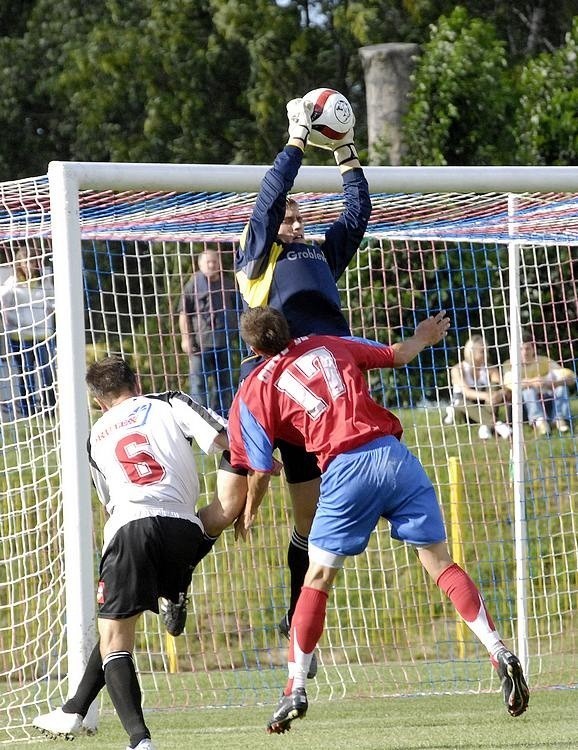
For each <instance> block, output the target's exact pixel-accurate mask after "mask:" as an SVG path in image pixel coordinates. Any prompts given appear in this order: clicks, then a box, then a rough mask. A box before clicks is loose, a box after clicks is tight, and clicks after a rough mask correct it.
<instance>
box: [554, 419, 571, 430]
mask: <svg viewBox="0 0 578 750" xmlns="http://www.w3.org/2000/svg"><path fill="white" fill-rule="evenodd" d="M556 427H557V429H558V432H560V433H564V432H569V430H570V425H569V424H568V422H567V421H566V420H565V419H557V420H556Z"/></svg>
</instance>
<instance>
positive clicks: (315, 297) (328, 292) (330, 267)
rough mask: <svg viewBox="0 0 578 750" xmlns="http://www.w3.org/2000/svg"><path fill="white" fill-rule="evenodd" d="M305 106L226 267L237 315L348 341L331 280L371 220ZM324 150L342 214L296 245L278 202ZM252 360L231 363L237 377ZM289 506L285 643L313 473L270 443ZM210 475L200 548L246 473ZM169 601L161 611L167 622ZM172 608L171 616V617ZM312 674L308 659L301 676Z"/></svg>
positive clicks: (293, 223) (225, 469) (357, 168)
mask: <svg viewBox="0 0 578 750" xmlns="http://www.w3.org/2000/svg"><path fill="white" fill-rule="evenodd" d="M312 107H313V105H312V104H311V103H309V102H307V103H306V102H304V101H303V100H302V99H293V100H292V101H290V102H289V103H288V104H287V115H288V119H289V128H288V129H289V140H288V142H287V145H286V146H285V148H284V149H283V150H282V151H281V152H280V153H279V154H278V156H277V158H276V159H275V161H274V163H273V166H272V168H271V169H270V170H269V171H268V172H267V174H266V175H265V177H264V178H263V182H262V185H261V189H260V191H259V194H258V196H257V200H256V203H255V207H254V209H253V212H252V215H251V218H250V219H249V222H248V224H247V226H246V227H245V229H244V231H243V234H242V236H241V240H240V245H239V248H238V251H237V253H236V257H235V270H236V277H237V282H238V285H239V289H240V292H241V295H242V298H243V306H244V308H245V309H247V308H254V307H261V306H264V305H270V306H272V307H274V308H276V309H278V310H280V311H281V312H282V313H283V314H284V316H285V317H286V318H287V320H288V321H289V326H290V329H291V335H292V336H294V337H298V336H306V335H308V334H311V333H317V334H331V335H334V336H349V335H350V333H351V332H350V329H349V324H348V322H347V320H346V319H345V317H344V315H343V313H342V311H341V305H340V299H339V291H338V289H337V280H338V279H339V277H340V276H341V274H342V273H343V272H344V271H345V269H346V268H347V266H348V265H349V263H350V261H351V260H352V258H353V257H354V255H355V253H356V252H357V250H358V248H359V245H360V243H361V241H362V240H363V236H364V233H365V230H366V227H367V224H368V221H369V217H370V215H371V202H370V198H369V189H368V184H367V181H366V179H365V176H364V174H363V170H362V168H361V164H360V162H359V158H358V154H357V150H356V148H355V143H354V133H353V129H352V130H350V131H349V132H348V133H347V134H346V135H345V136H344V137H343V138H342V139H340V140H339V141H332V140H329V139H327V138H326V137H325V136H323V135H321V134H320V133H317V132H316V131H312V129H311V109H312ZM308 142H309V143H310V144H311V145H313V146H316V147H319V148H324V149H327V150H329V151H331V152H332V154H333V158H334V160H335V163H336V164H337V167H338V168H339V170H340V172H341V176H342V180H343V192H344V209H343V212H342V213H341V215H340V216H339V217H338V218H337V220H336V221H335V222H334V223H333V224H332V225H331V226H330V227H329V228H328V230H327V232H326V234H325V239H324V241H323V242H321V243H320V244H319V245H317V244H311V243H306V242H305V238H304V231H305V229H304V225H303V220H302V217H301V213H300V211H299V204H298V203H297V202H296V201H295V200H294V199H293V198H290V197H288V194H289V191H290V190H291V188H292V187H293V183H294V181H295V178H296V177H297V173H298V172H299V168H300V167H301V162H302V159H303V152H304V150H305V147H306V145H307V143H308ZM260 361H261V360H260V358H258V357H249V358H248V359H246V360H244V362H242V364H241V371H240V379H241V381H242V380H243V378H244V377H246V376H247V375H248V374H249V372H251V370H252V369H254V367H256V366H257V365H258V364H259V363H260ZM278 447H279V450H280V453H281V458H282V460H283V464H284V469H285V476H286V479H287V482H288V485H289V491H290V495H291V502H292V506H293V515H294V528H293V532H292V536H291V540H290V543H289V550H288V553H287V560H288V566H289V570H290V574H291V594H290V601H289V608H288V611H287V614H286V615H285V616H284V617H283V619H282V621H281V622H280V623H279V630H280V631H281V633H282V634H283V635H284V636H285V637H287V638H288V637H289V627H290V623H291V618H292V616H293V612H294V609H295V605H296V603H297V599H298V597H299V593H300V591H301V586H302V585H303V580H304V577H305V573H306V571H307V568H308V565H309V558H308V554H307V539H308V535H309V529H310V528H311V523H312V520H313V516H314V514H315V509H316V506H317V501H318V498H319V485H320V479H319V477H320V472H319V468H318V466H317V462H316V460H315V457H314V456H312V455H310V454H308V453H307V452H306V451H305V449H304V448H303V447H302V445H301V446H297V445H291V444H290V443H287V442H285V441H280V442H279V444H278ZM225 455H226V454H223V456H224V458H223V460H222V461H221V465H220V468H219V471H218V477H217V495H216V498H215V500H214V501H213V503H212V504H211V505H210V506H208V508H205V509H204V513H203V523H204V525H205V531H206V533H207V534H208V535H210V536H211V537H212V538H207V544H206V551H207V552H208V551H209V549H210V546H211V544H212V543H214V541H215V538H216V537H217V536H218V535H219V534H220V532H221V531H222V530H223V529H224V528H226V527H227V526H229V525H230V524H231V523H232V522H233V521H235V519H236V518H238V516H239V514H240V513H241V511H242V509H243V507H244V503H245V497H246V494H247V481H246V474H245V473H244V472H242V471H241V470H239V469H233V468H232V467H231V465H230V463H229V462H228V461H227V460H226V458H225ZM175 608H176V605H171V606H169V607H168V608H167V609H166V612H167V616H169V617H170V619H171V620H172V621H173V622H174V621H176V620H179V619H181V618H180V617H179V613H175V612H174V609H175ZM171 610H173V611H171ZM315 671H316V664H315V662H314V664H313V668H312V670H311V676H313V674H314V672H315Z"/></svg>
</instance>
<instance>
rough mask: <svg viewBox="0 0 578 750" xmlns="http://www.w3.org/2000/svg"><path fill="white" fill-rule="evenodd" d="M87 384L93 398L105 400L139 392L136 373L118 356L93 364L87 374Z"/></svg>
mask: <svg viewBox="0 0 578 750" xmlns="http://www.w3.org/2000/svg"><path fill="white" fill-rule="evenodd" d="M86 384H87V386H88V388H89V390H90V392H91V394H92V395H93V396H95V397H96V398H100V399H103V400H106V399H108V398H111V397H112V398H114V397H116V396H120V395H121V394H122V393H127V392H128V393H136V392H137V390H138V378H137V376H136V373H135V372H134V370H133V369H132V368H131V367H130V365H129V364H128V362H125V360H124V359H123V358H122V357H119V356H116V355H113V356H111V357H105V358H104V359H101V360H100V362H93V363H92V364H91V365H90V367H89V368H88V370H87V372H86Z"/></svg>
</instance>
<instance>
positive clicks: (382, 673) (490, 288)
mask: <svg viewBox="0 0 578 750" xmlns="http://www.w3.org/2000/svg"><path fill="white" fill-rule="evenodd" d="M267 169H268V167H267V166H259V165H257V166H255V165H253V166H242V165H230V166H228V165H162V164H104V163H103V164H98V163H94V164H93V163H77V162H53V163H51V164H50V167H49V170H48V176H47V177H41V178H31V179H30V180H25V181H18V182H16V183H5V184H3V185H2V184H0V250H2V251H3V256H2V257H1V258H0V270H3V269H4V270H6V272H7V273H8V272H9V271H11V269H12V261H13V258H14V255H15V252H16V249H17V248H18V247H25V248H29V249H30V253H31V254H33V253H34V252H36V250H35V248H37V246H38V245H39V244H41V245H42V246H43V250H42V252H43V257H44V258H45V259H46V260H49V261H51V265H52V271H53V274H52V275H53V278H54V303H55V319H56V356H55V357H54V359H53V361H52V362H51V365H52V366H53V367H55V368H56V370H55V372H56V384H57V401H58V403H57V405H58V412H57V417H56V418H54V417H52V416H49V415H47V414H46V415H45V414H44V413H43V412H39V413H38V414H37V415H34V416H33V417H28V418H26V419H23V418H16V417H15V416H14V415H13V414H12V412H11V410H13V408H14V405H15V403H16V400H17V385H16V384H17V382H18V378H17V375H18V373H17V372H16V371H15V369H14V362H13V358H12V355H11V353H10V351H9V350H8V349H6V350H4V349H3V350H1V352H2V353H3V354H4V355H5V362H6V363H7V365H8V366H7V367H6V368H5V370H6V372H4V370H1V369H0V386H2V389H1V390H0V394H5V395H2V404H3V405H4V404H6V405H7V408H6V410H5V411H4V410H2V412H1V413H2V415H3V416H2V421H1V422H0V426H1V427H2V438H3V440H4V447H5V451H4V456H3V459H2V461H3V463H2V465H1V466H0V491H4V490H6V502H5V503H4V507H3V508H2V509H0V523H1V524H2V531H3V537H4V539H5V541H4V546H3V555H4V561H5V562H6V571H7V573H6V575H5V576H4V577H0V586H1V587H2V588H3V589H4V590H5V591H6V592H7V594H8V596H7V597H6V598H5V597H3V596H2V597H0V667H1V670H2V673H1V674H0V680H1V681H2V682H3V683H4V684H5V685H6V691H5V697H3V698H2V699H0V715H1V716H3V717H4V718H1V719H0V743H4V742H8V741H12V740H13V738H19V739H20V738H23V737H26V736H28V735H30V734H31V731H30V726H29V725H30V720H31V718H32V717H33V716H34V715H35V714H36V713H38V712H40V711H44V710H46V709H47V707H50V708H53V707H55V706H57V705H60V704H61V702H62V700H63V698H65V697H66V691H67V690H68V691H69V692H72V691H73V690H74V688H75V687H76V684H77V683H78V680H79V679H80V675H81V674H82V671H83V669H84V665H85V663H86V659H87V657H88V654H89V652H90V650H91V648H92V647H93V644H94V638H95V629H94V626H95V608H94V599H95V572H96V565H97V560H98V556H99V551H100V544H101V530H102V520H101V517H100V510H99V508H98V505H97V503H96V502H95V498H94V493H93V492H92V490H91V486H90V478H89V471H88V465H87V456H86V438H87V436H88V431H89V424H90V421H91V420H92V419H93V418H95V416H96V415H95V414H94V413H92V414H91V405H90V404H89V402H88V399H87V393H86V389H85V385H84V375H85V367H86V363H87V362H88V361H91V360H92V359H94V357H95V356H102V355H104V354H105V353H109V352H110V353H119V354H122V355H125V356H128V357H129V358H130V359H131V360H132V361H133V362H134V364H135V366H136V368H137V370H138V372H139V375H140V376H141V379H142V380H143V387H144V388H145V390H164V389H169V388H182V389H183V390H187V389H188V360H187V357H186V355H184V354H183V353H182V352H181V351H180V343H179V330H178V312H177V310H178V301H179V297H180V292H181V290H182V288H183V285H184V283H185V282H186V281H187V279H188V278H189V277H190V274H191V272H192V270H193V269H194V259H195V258H196V257H197V256H198V254H199V253H200V252H201V251H202V250H203V249H207V248H210V249H216V250H217V251H218V252H219V254H220V257H221V258H222V261H223V269H222V273H223V276H225V275H226V276H227V278H228V279H233V278H234V269H233V255H234V250H235V247H236V243H237V241H238V238H239V236H240V232H241V230H242V228H243V226H244V223H245V222H246V220H247V218H248V217H249V215H250V211H251V208H252V206H253V203H254V199H255V193H256V192H257V190H258V188H259V185H260V182H261V180H262V178H263V176H264V174H265V172H266V170H267ZM364 171H365V173H366V175H367V178H368V181H369V184H370V189H371V194H372V203H373V207H374V208H373V213H372V217H371V221H370V225H369V227H368V231H367V234H366V239H365V240H364V243H363V246H362V248H361V249H360V251H359V252H358V254H357V256H356V258H355V259H354V260H353V261H352V263H351V265H350V267H349V268H348V269H347V271H346V273H345V274H344V276H343V278H342V279H341V280H340V292H341V298H342V303H343V309H344V312H345V314H346V315H347V316H348V318H349V322H350V324H351V327H352V331H353V333H354V334H355V335H361V336H367V337H369V338H377V339H379V340H382V341H390V340H391V341H394V340H400V339H402V338H404V337H406V336H408V335H410V333H411V331H412V330H413V328H414V327H415V325H416V323H417V322H419V320H421V319H422V318H423V317H425V316H426V315H429V314H432V313H433V312H434V311H436V310H437V309H440V308H444V309H446V310H448V312H449V314H450V317H451V318H452V321H453V322H452V328H451V330H450V333H449V336H448V338H447V340H446V342H445V344H444V345H443V346H442V345H440V346H438V347H434V348H433V349H432V350H428V351H425V352H424V353H423V354H422V355H421V356H420V358H419V359H418V360H417V361H415V362H413V363H410V365H409V366H408V367H407V368H402V369H401V370H396V371H377V372H373V373H371V374H370V376H369V384H370V388H371V390H372V393H373V394H374V396H375V397H376V399H377V400H378V401H380V402H382V403H384V404H386V405H387V406H388V407H389V408H391V409H393V410H394V411H395V412H396V413H397V414H398V415H399V416H400V418H401V421H402V424H403V425H404V429H405V438H404V439H405V440H406V442H407V444H408V446H409V447H410V448H411V450H412V451H414V452H415V453H416V454H417V455H418V456H419V457H420V460H421V461H422V463H423V464H424V466H425V468H426V471H427V472H428V474H429V475H430V476H431V478H432V480H433V481H434V484H435V486H436V489H437V491H438V495H439V497H440V502H441V505H442V509H443V511H444V515H445V518H446V525H447V526H448V531H449V527H450V510H451V497H450V495H451V485H452V473H451V469H450V467H451V466H452V465H454V466H455V465H456V464H459V466H460V467H461V472H462V475H463V478H464V485H463V488H462V490H463V496H464V497H463V502H462V503H461V508H460V518H459V521H458V520H456V524H459V531H460V537H461V541H462V553H463V554H464V563H465V565H466V568H467V569H468V571H469V572H470V575H471V576H472V577H473V578H474V580H475V581H476V582H477V583H479V585H480V588H481V590H482V593H483V594H484V596H485V597H486V600H487V603H488V608H489V610H490V612H491V614H492V615H493V617H494V619H495V621H496V623H497V625H498V627H499V630H500V632H501V633H502V635H503V637H504V639H506V640H507V642H508V643H509V644H511V645H512V647H515V648H517V651H518V653H519V655H520V657H521V659H522V660H523V662H524V663H525V664H526V665H527V666H529V668H530V680H531V682H532V684H533V685H534V686H538V687H548V686H551V685H556V684H558V685H571V684H572V682H573V680H574V677H573V675H574V673H575V668H576V666H577V664H576V656H575V654H576V653H578V649H577V648H576V645H577V642H578V621H577V617H576V614H575V606H574V602H575V599H576V596H577V594H578V542H577V541H576V529H575V520H574V519H575V510H576V500H577V497H578V495H577V493H578V481H577V479H576V474H577V472H576V469H577V468H578V467H577V465H576V435H577V434H578V416H576V415H577V412H578V409H577V408H576V402H577V399H576V398H575V390H571V393H570V396H571V407H572V410H573V411H572V414H573V419H572V427H573V429H572V431H571V432H570V433H569V434H566V435H558V434H557V433H556V432H555V431H553V433H552V435H551V438H550V439H547V440H546V439H543V440H540V439H538V438H536V437H535V436H534V434H533V432H532V430H531V429H530V428H529V426H528V425H527V424H526V423H524V422H523V412H522V403H521V392H520V389H519V386H517V387H514V389H513V392H512V419H511V423H512V428H513V437H512V440H511V441H508V440H501V439H499V438H495V437H493V438H492V439H491V440H481V439H480V438H479V437H478V432H477V425H476V424H473V423H468V422H464V423H463V424H462V423H454V424H448V425H446V424H444V414H445V407H446V406H447V405H448V398H449V368H450V367H451V366H452V365H453V364H454V363H455V362H456V361H458V360H459V359H460V357H461V351H462V348H463V345H464V343H465V341H466V339H467V337H468V336H469V335H470V334H471V333H473V332H482V333H484V334H485V335H486V338H487V341H488V343H489V344H490V347H491V350H492V357H493V359H494V361H496V362H497V363H501V364H503V363H504V362H505V360H507V359H509V360H511V365H512V372H513V382H514V383H519V374H520V368H521V365H520V358H519V349H520V340H521V339H520V336H521V331H522V330H529V331H531V332H532V333H533V334H534V335H535V338H536V341H537V343H538V346H539V349H540V351H541V352H544V353H545V352H546V351H547V352H548V353H549V355H550V356H551V357H552V358H553V359H555V360H557V361H559V362H560V363H562V364H563V365H564V366H566V367H568V368H571V369H572V368H574V369H575V368H576V363H577V360H578V343H577V341H576V333H575V331H576V326H577V325H578V290H577V289H576V279H577V278H578V267H577V259H576V249H577V248H578V168H577V169H575V168H571V167H551V168H533V167H515V168H510V167H463V168H462V167H455V168H454V167H427V168H421V167H367V168H365V169H364ZM294 192H295V193H296V197H297V198H298V200H299V202H300V205H301V210H302V214H303V216H304V220H305V227H306V235H307V236H312V237H315V238H316V239H317V240H318V241H319V240H321V239H322V238H323V234H324V231H325V229H326V228H327V226H328V225H329V224H330V223H331V221H333V220H334V219H335V217H336V216H337V215H338V214H339V212H340V211H341V208H342V186H341V179H340V176H339V172H338V170H337V169H336V168H335V167H308V166H304V167H302V169H301V170H300V172H299V175H298V178H297V181H296V184H295V191H294ZM0 280H1V279H0ZM572 294H574V298H572ZM573 316H574V317H573ZM228 336H229V338H228V347H229V354H230V363H231V368H232V369H236V367H237V366H238V362H239V359H240V357H241V355H242V353H243V349H242V346H241V343H240V341H239V338H238V331H235V332H228ZM2 361H4V360H2ZM0 364H1V362H0ZM195 460H196V461H197V462H198V467H199V473H200V479H201V485H202V489H203V498H202V500H201V502H206V501H208V500H209V499H210V497H211V493H212V491H213V489H214V486H215V476H216V467H217V463H216V459H215V458H214V457H205V456H203V455H201V454H200V453H198V452H195ZM289 505H290V504H289V501H288V495H287V488H286V485H285V483H284V480H283V478H282V477H281V478H279V479H275V480H274V481H273V483H272V489H271V492H270V493H269V496H268V501H267V502H266V503H264V505H263V508H262V513H261V517H260V523H259V524H258V527H256V528H255V530H254V533H253V534H252V541H251V544H249V545H240V544H237V543H235V542H234V539H233V535H232V531H231V530H227V531H226V532H225V533H224V534H223V535H222V537H221V538H220V540H219V542H218V543H217V545H215V548H214V551H213V552H212V553H211V555H210V556H209V557H207V558H206V559H205V560H204V561H203V563H202V564H201V565H200V566H199V568H198V570H197V571H195V574H194V577H193V586H192V593H191V603H190V608H189V616H188V621H187V627H186V629H185V633H184V635H182V636H180V637H179V638H177V639H175V640H174V642H171V643H170V648H167V642H166V639H165V636H164V631H163V628H162V624H161V623H160V620H159V618H157V617H155V616H153V615H151V614H147V615H145V617H144V618H143V620H142V624H140V623H139V630H138V633H137V642H136V649H135V653H136V663H137V667H138V670H139V674H140V678H141V681H142V682H143V686H144V688H145V689H144V696H145V702H146V704H147V706H148V707H149V708H156V707H158V708H181V707H186V706H211V705H249V704H255V703H263V702H267V701H271V702H274V701H275V700H276V698H277V696H278V690H279V687H280V686H281V685H282V684H283V682H284V678H285V657H286V642H284V641H283V640H280V638H279V634H278V633H277V629H276V623H277V622H278V621H279V620H280V619H281V616H282V615H283V614H284V608H285V606H286V603H287V599H288V593H287V589H288V580H287V570H286V564H285V559H286V548H287V542H288V536H289V534H290V530H291V524H292V519H291V515H290V510H289ZM456 533H457V532H456ZM37 569H38V571H40V572H39V573H36V570H37ZM36 578H38V579H42V582H43V585H42V586H41V587H40V586H37V585H35V581H36ZM64 589H66V590H64ZM4 602H7V604H6V605H5V604H4ZM456 632H457V635H456ZM320 665H321V666H320V671H319V675H318V677H317V678H316V680H315V681H314V683H312V685H311V689H310V691H309V692H310V695H311V697H312V698H313V699H316V698H326V699H331V698H332V697H341V696H345V695H357V694H363V695H365V696H372V695H396V694H415V693H418V692H419V693H423V692H428V693H436V692H442V693H443V692H448V691H453V692H465V691H472V690H473V691H480V690H497V689H498V688H499V685H498V681H497V678H496V677H495V675H494V674H493V672H492V670H491V669H489V668H488V662H487V658H486V655H485V653H484V652H483V649H481V648H480V647H479V644H478V643H477V641H476V640H475V638H473V636H472V635H471V633H469V631H467V630H464V629H458V630H457V631H456V627H455V613H454V611H453V609H452V608H451V606H450V605H448V604H447V602H446V601H445V600H444V598H443V597H442V596H441V595H440V594H439V592H438V590H437V589H436V587H435V585H433V583H432V582H430V581H428V580H426V577H425V575H424V574H423V571H421V569H420V568H419V566H418V565H417V563H416V561H415V559H414V556H413V555H411V554H410V552H409V551H408V550H407V549H406V548H405V547H404V546H403V545H399V544H396V543H395V542H393V541H392V540H390V539H389V536H388V533H387V526H386V525H385V524H384V525H383V527H380V529H379V530H378V531H377V532H376V533H375V534H373V535H372V538H371V541H370V545H369V547H368V549H367V551H366V552H365V553H364V554H363V555H360V556H358V557H356V558H353V559H351V560H349V561H348V564H347V565H346V566H345V569H344V571H343V574H342V576H341V577H340V579H339V581H338V582H337V583H336V586H335V590H334V592H333V594H332V601H331V604H330V606H329V607H328V614H327V627H326V630H325V633H324V636H323V639H322V641H321V644H320ZM103 701H104V703H103V705H104V707H105V708H106V707H107V705H108V704H107V701H106V697H104V698H103ZM4 709H6V710H4Z"/></svg>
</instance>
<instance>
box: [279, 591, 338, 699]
mask: <svg viewBox="0 0 578 750" xmlns="http://www.w3.org/2000/svg"><path fill="white" fill-rule="evenodd" d="M328 596H329V595H328V593H327V592H326V591H320V590H319V589H313V588H310V587H308V586H303V588H302V589H301V594H300V595H299V599H298V600H297V606H296V607H295V613H294V614H293V619H292V620H291V638H290V641H289V662H290V663H291V662H293V663H297V662H299V663H301V664H303V659H302V657H301V654H312V653H313V651H314V650H315V647H316V646H317V642H318V641H319V639H320V638H321V634H322V633H323V628H324V626H325V612H326V609H327V599H328ZM303 668H304V667H303ZM292 689H293V678H290V679H289V681H288V682H287V685H286V687H285V694H286V695H288V694H289V693H290V692H291V691H292Z"/></svg>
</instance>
